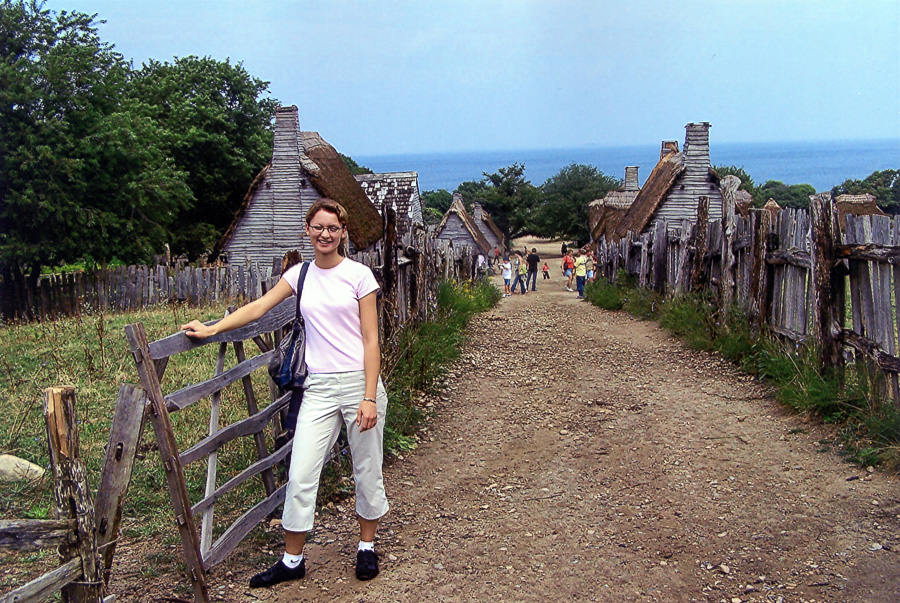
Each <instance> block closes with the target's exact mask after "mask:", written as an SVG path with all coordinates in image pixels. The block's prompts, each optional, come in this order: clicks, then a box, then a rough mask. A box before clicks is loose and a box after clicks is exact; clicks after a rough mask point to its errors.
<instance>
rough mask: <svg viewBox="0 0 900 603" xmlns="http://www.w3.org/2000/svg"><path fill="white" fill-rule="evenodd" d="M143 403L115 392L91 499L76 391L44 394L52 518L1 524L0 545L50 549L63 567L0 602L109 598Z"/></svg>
mask: <svg viewBox="0 0 900 603" xmlns="http://www.w3.org/2000/svg"><path fill="white" fill-rule="evenodd" d="M146 400H147V398H146V395H145V394H144V392H143V390H141V389H140V388H136V387H134V386H129V385H125V386H123V387H122V388H121V390H120V391H119V399H118V404H117V407H116V414H115V416H114V417H113V424H112V429H111V431H110V438H109V444H108V446H107V452H106V461H105V463H104V465H103V470H102V473H101V477H100V484H99V486H98V488H97V496H96V499H95V498H94V497H92V496H91V491H90V487H89V486H88V481H87V474H86V472H85V469H84V465H83V464H82V461H81V458H80V454H79V442H78V422H77V420H76V417H75V390H74V388H72V387H54V388H50V389H48V390H46V391H45V392H44V419H45V422H46V425H47V440H48V444H49V448H50V466H51V468H52V471H53V478H54V483H55V490H54V493H55V495H56V511H57V517H58V519H46V520H0V547H2V548H6V549H12V550H16V551H28V550H34V549H40V548H47V547H51V546H55V547H58V549H59V552H60V554H61V556H62V562H61V565H60V566H59V567H58V568H56V569H55V570H53V571H51V572H48V573H46V574H44V575H42V576H39V577H38V578H35V579H34V580H32V581H31V582H28V583H27V584H23V585H22V586H19V587H18V588H15V589H13V590H12V591H10V592H7V593H5V594H2V595H0V603H37V602H38V601H44V600H46V599H47V598H48V597H50V596H51V595H53V594H55V593H57V592H62V596H63V599H62V600H63V601H69V602H71V603H100V602H101V601H103V602H104V603H111V602H112V601H113V600H115V596H114V595H108V594H107V592H106V589H107V586H108V584H109V570H110V567H111V566H112V561H113V553H114V552H115V547H116V541H117V537H118V533H119V525H120V524H121V520H122V506H123V504H124V500H125V495H126V492H127V490H128V484H129V482H130V481H131V473H132V468H133V466H134V460H135V454H136V452H137V448H138V444H139V443H140V439H141V433H142V432H141V429H142V428H141V426H142V424H143V410H144V405H145V403H146ZM128 411H130V412H128Z"/></svg>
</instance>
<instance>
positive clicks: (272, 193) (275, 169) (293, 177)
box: [216, 106, 383, 265]
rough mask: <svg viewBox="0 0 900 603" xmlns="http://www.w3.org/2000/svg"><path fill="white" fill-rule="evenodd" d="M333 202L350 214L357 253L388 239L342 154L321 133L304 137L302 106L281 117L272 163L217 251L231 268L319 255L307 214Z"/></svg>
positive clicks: (279, 112)
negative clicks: (290, 255)
mask: <svg viewBox="0 0 900 603" xmlns="http://www.w3.org/2000/svg"><path fill="white" fill-rule="evenodd" d="M323 197H328V198H330V199H334V200H335V201H337V202H338V203H340V204H341V205H343V206H344V207H345V208H346V209H347V212H348V213H349V214H350V223H349V225H348V233H349V238H350V244H351V248H352V249H356V250H359V249H365V248H366V247H369V246H371V245H373V244H374V243H375V242H376V241H378V240H379V239H380V238H381V237H382V235H383V225H382V220H381V216H380V214H379V213H378V210H377V209H376V208H375V206H374V205H373V204H372V202H371V201H370V200H369V197H368V196H367V195H366V193H365V191H363V189H362V187H361V186H360V185H359V183H358V182H357V181H356V179H355V178H354V177H353V174H351V173H350V170H349V168H347V166H346V164H345V163H344V161H343V160H342V159H341V157H340V155H339V154H338V152H337V151H336V150H335V149H334V147H332V146H331V145H330V144H328V143H327V142H325V141H324V140H323V139H322V137H321V136H319V134H318V133H317V132H301V131H300V121H299V119H298V117H297V107H296V106H290V107H279V108H278V110H277V111H276V113H275V141H274V148H273V150H272V161H271V162H270V163H269V165H267V166H266V167H264V168H263V169H262V171H261V172H260V173H259V175H257V176H256V179H254V181H253V183H252V184H251V185H250V189H249V190H248V191H247V194H246V195H245V196H244V202H243V204H242V205H241V207H240V209H238V211H237V213H236V214H235V217H234V220H233V221H232V223H231V226H229V227H228V230H227V231H226V232H225V235H224V236H223V237H222V239H221V240H220V241H219V244H218V245H217V246H216V252H217V253H216V254H217V255H219V254H224V255H225V257H226V259H227V261H228V263H229V264H232V265H235V264H242V263H246V262H258V263H260V264H262V265H268V264H271V262H272V259H273V258H276V257H277V258H280V257H282V256H283V255H284V254H285V253H287V252H288V251H291V250H294V249H296V250H299V251H300V253H301V255H302V256H303V257H304V258H306V259H308V258H311V257H312V255H313V249H312V247H311V246H310V244H309V240H308V238H307V237H305V236H304V234H303V229H304V219H305V217H306V211H307V210H308V209H309V208H310V206H312V204H313V203H315V202H316V201H317V200H318V199H320V198H323Z"/></svg>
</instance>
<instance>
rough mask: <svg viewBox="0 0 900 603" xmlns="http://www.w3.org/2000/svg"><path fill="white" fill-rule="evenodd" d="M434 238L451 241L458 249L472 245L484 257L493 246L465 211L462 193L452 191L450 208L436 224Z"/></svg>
mask: <svg viewBox="0 0 900 603" xmlns="http://www.w3.org/2000/svg"><path fill="white" fill-rule="evenodd" d="M434 238H435V239H442V240H445V241H450V242H451V243H453V247H454V248H456V249H459V248H461V247H472V248H473V249H477V250H478V251H479V252H480V253H483V254H484V256H485V257H489V256H488V254H489V253H490V252H491V250H492V249H493V247H492V246H491V244H490V243H489V242H488V240H487V239H486V238H484V235H483V234H481V231H480V230H478V226H477V225H476V224H475V221H474V220H473V219H472V217H471V216H470V215H469V214H468V212H466V206H465V205H464V204H463V200H462V195H461V194H459V193H453V203H451V204H450V209H448V210H447V213H446V214H444V219H443V220H441V223H440V224H438V227H437V229H436V230H435V236H434Z"/></svg>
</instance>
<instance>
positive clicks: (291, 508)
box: [181, 199, 389, 588]
mask: <svg viewBox="0 0 900 603" xmlns="http://www.w3.org/2000/svg"><path fill="white" fill-rule="evenodd" d="M347 222H348V216H347V211H346V210H345V209H344V208H343V207H342V206H341V205H339V204H338V203H336V202H335V201H332V200H331V199H320V200H318V201H316V202H315V203H314V204H313V205H312V207H311V208H310V209H309V211H308V212H307V214H306V234H307V235H308V236H309V237H310V241H311V242H312V245H313V249H314V250H315V261H314V262H312V263H310V265H309V269H308V272H307V275H306V281H305V282H304V285H303V293H302V295H301V298H300V312H301V314H302V315H303V318H304V321H305V324H306V364H307V367H308V369H309V375H308V376H307V378H306V381H305V383H304V388H306V391H305V392H304V396H303V403H302V404H301V405H300V411H299V414H298V416H297V427H296V431H295V433H294V443H293V449H292V452H291V466H290V475H289V481H288V487H287V493H286V495H285V502H284V512H283V515H282V526H283V528H284V531H285V553H284V556H283V558H282V559H281V560H280V561H279V562H278V563H276V564H275V565H273V566H272V567H270V568H269V569H268V570H266V571H264V572H261V573H259V574H257V575H255V576H253V578H251V579H250V587H251V588H257V587H263V586H272V585H274V584H278V583H280V582H286V581H288V580H298V579H300V578H303V577H304V576H305V575H306V563H305V559H304V558H303V546H304V544H305V543H306V534H307V532H309V530H311V529H312V527H313V519H314V516H315V507H316V494H317V492H318V487H319V477H320V475H321V472H322V466H323V465H324V462H325V457H326V455H327V453H328V450H329V449H330V448H331V447H332V446H333V445H334V442H335V440H336V439H337V436H338V434H339V432H340V428H341V423H342V422H343V424H344V425H346V427H347V438H348V440H349V443H350V452H351V455H352V458H353V477H354V481H355V482H356V514H357V518H358V520H359V532H360V542H359V545H358V547H357V556H356V577H357V578H358V579H360V580H371V579H372V578H374V577H375V576H377V575H378V557H377V556H376V554H375V549H374V540H375V532H376V530H377V528H378V521H379V520H380V519H381V517H383V516H384V514H385V513H387V511H388V508H389V506H388V502H387V496H386V495H385V491H384V479H383V476H382V470H381V467H382V459H383V438H384V421H385V416H386V412H387V393H386V392H385V389H384V385H383V384H382V382H381V377H380V372H381V349H380V345H379V342H378V313H377V308H376V303H375V302H376V295H375V294H376V291H377V290H378V283H377V282H376V281H375V277H374V276H373V274H372V271H371V270H370V269H369V268H368V267H367V266H365V265H363V264H360V263H358V262H355V261H353V260H351V259H350V258H345V257H343V256H341V255H340V253H339V248H340V244H341V241H342V240H343V238H344V237H346V236H347ZM301 268H302V264H297V265H296V266H294V267H292V268H290V269H289V270H287V272H285V273H284V275H283V276H282V278H281V280H279V281H278V283H277V284H276V285H275V286H274V287H273V288H272V289H271V290H270V291H269V292H268V293H266V294H265V295H264V296H263V297H261V298H259V299H257V300H255V301H253V302H251V303H249V304H247V305H245V306H243V307H241V308H240V309H238V310H237V311H236V312H233V313H232V314H229V315H228V316H226V317H225V318H223V319H222V320H220V321H218V322H216V323H214V324H212V325H204V324H203V323H201V322H199V321H197V320H192V321H191V322H189V323H188V324H186V325H183V326H182V327H181V328H182V329H183V330H184V331H185V333H186V334H187V336H188V337H192V338H196V339H203V338H206V337H209V336H211V335H215V334H216V333H222V332H225V331H230V330H232V329H236V328H238V327H241V326H243V325H245V324H247V323H249V322H251V321H254V320H257V319H259V318H260V317H261V316H262V315H263V314H265V313H266V312H268V311H269V310H271V309H272V308H274V307H275V306H277V305H278V304H279V303H281V302H282V301H284V300H285V299H287V298H288V297H290V296H291V295H293V294H294V292H295V289H296V287H297V281H298V278H299V275H300V269H301Z"/></svg>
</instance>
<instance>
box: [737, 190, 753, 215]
mask: <svg viewBox="0 0 900 603" xmlns="http://www.w3.org/2000/svg"><path fill="white" fill-rule="evenodd" d="M752 207H753V195H751V194H750V193H749V192H748V191H745V190H739V191H737V192H736V193H735V194H734V208H735V209H736V210H737V212H738V213H739V214H740V215H742V216H744V217H745V218H746V217H747V216H749V215H750V208H752Z"/></svg>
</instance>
